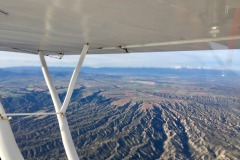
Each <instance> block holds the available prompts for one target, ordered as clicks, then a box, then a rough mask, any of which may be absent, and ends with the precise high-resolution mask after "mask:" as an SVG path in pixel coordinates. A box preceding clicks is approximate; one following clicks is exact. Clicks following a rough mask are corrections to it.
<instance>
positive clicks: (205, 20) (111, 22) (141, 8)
mask: <svg viewBox="0 0 240 160" xmlns="http://www.w3.org/2000/svg"><path fill="white" fill-rule="evenodd" d="M239 8H240V2H239V0H201V1H199V0H149V1H146V0H131V1H129V0H122V1H119V0H91V1H89V0H69V1H64V0H51V1H48V0H41V1H37V0H32V1H29V0H22V1H21V3H19V1H16V0H12V1H9V0H2V1H1V6H0V50H2V51H13V52H21V53H33V54H34V53H37V51H38V50H42V51H43V52H44V53H45V54H58V53H64V54H77V53H79V52H80V51H81V49H82V47H83V45H84V44H86V43H89V44H90V49H89V53H93V54H103V53H126V52H161V51H191V50H210V49H213V48H212V47H211V45H210V42H216V43H219V44H221V45H225V46H227V47H226V48H228V49H239V48H240V9H239Z"/></svg>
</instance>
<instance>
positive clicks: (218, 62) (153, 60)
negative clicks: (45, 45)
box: [0, 50, 240, 70]
mask: <svg viewBox="0 0 240 160" xmlns="http://www.w3.org/2000/svg"><path fill="white" fill-rule="evenodd" d="M0 55H1V57H0V68H5V67H12V66H40V62H39V57H38V56H37V55H31V54H20V53H12V52H3V51H0ZM230 55H231V56H230ZM78 57H79V56H64V57H63V59H62V60H59V59H55V58H50V57H47V62H48V65H49V66H63V67H74V66H75V65H76V63H77V60H78ZM228 57H230V58H228ZM228 59H230V61H229V63H228V64H229V65H226V62H227V60H228ZM231 61H232V62H231ZM84 66H88V67H157V68H158V67H160V68H162V67H164V68H183V67H184V68H206V69H221V70H222V69H226V68H229V69H233V70H240V50H225V51H223V50H222V51H221V50H220V51H217V50H211V51H194V52H193V51H191V52H160V53H131V54H103V55H87V56H86V59H85V61H84Z"/></svg>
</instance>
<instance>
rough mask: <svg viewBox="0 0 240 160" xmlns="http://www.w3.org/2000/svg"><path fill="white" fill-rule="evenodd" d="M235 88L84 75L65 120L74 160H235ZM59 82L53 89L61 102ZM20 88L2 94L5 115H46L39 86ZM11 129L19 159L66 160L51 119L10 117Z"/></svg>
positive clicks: (172, 78)
mask: <svg viewBox="0 0 240 160" xmlns="http://www.w3.org/2000/svg"><path fill="white" fill-rule="evenodd" d="M55 78H56V77H55ZM62 79H63V81H64V82H65V80H66V79H67V78H66V79H65V78H62ZM37 80H39V82H40V81H41V79H40V78H36V81H37ZM55 80H56V81H58V79H57V78H56V79H55ZM238 80H239V77H238V76H231V77H230V78H229V79H228V78H221V76H219V75H218V74H216V75H212V74H209V75H206V76H205V77H202V76H199V74H197V73H196V75H192V76H189V77H186V76H182V75H175V74H173V73H172V74H168V75H164V76H163V75H161V76H156V75H151V76H150V75H148V76H145V75H139V74H136V75H132V76H129V75H106V74H98V75H96V74H92V73H91V74H85V75H84V76H83V78H81V79H80V80H79V82H78V85H77V87H76V88H77V89H75V91H74V93H73V97H72V100H71V104H70V107H69V108H68V110H67V115H66V116H67V118H68V120H69V125H70V129H71V133H72V137H73V139H74V143H75V146H76V148H77V151H78V154H79V156H80V159H108V160H111V159H112V160H113V159H114V160H115V159H162V160H165V159H190V160H191V159H206V160H208V159H209V160H211V159H223V160H225V159H233V160H234V159H235V160H238V159H240V139H239V137H240V97H239V95H240V85H239V84H238V83H237V82H238ZM23 81H28V80H27V78H25V80H23ZM64 82H62V83H60V82H59V83H58V85H57V88H58V91H59V93H60V99H61V100H63V99H64V96H65V89H66V84H65V83H64ZM5 83H7V82H5ZM25 84H26V86H24V85H22V88H21V92H19V90H17V91H16V90H14V89H12V90H11V91H9V89H8V92H6V93H7V94H6V93H5V94H2V96H1V97H2V98H1V101H2V102H3V104H4V106H5V109H6V111H7V112H9V113H12V112H53V104H52V102H51V99H50V96H49V94H48V92H47V89H46V87H45V86H44V84H43V83H38V84H37V85H35V86H34V85H32V84H29V83H25ZM29 85H31V88H32V89H31V90H29V88H30V87H29ZM11 86H12V88H14V85H13V84H11ZM0 88H2V90H3V89H4V86H0ZM16 88H17V87H16ZM11 94H12V95H11ZM11 125H12V128H13V131H14V134H15V137H16V140H17V143H18V144H19V147H20V148H21V151H22V153H23V155H24V157H25V159H29V160H30V159H66V155H65V152H64V149H63V145H62V141H61V138H60V134H59V128H58V123H57V119H56V117H55V116H38V117H33V116H27V117H14V118H13V121H12V122H11Z"/></svg>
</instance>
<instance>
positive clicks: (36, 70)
mask: <svg viewBox="0 0 240 160" xmlns="http://www.w3.org/2000/svg"><path fill="white" fill-rule="evenodd" d="M73 70H74V68H73V67H49V71H50V72H52V73H53V74H59V73H62V74H63V73H64V74H71V73H72V71H73ZM81 73H95V74H110V75H118V74H120V75H122V74H124V75H126V74H130V75H162V74H163V75H166V74H175V75H178V76H181V75H182V76H185V75H193V74H194V75H220V76H225V75H228V76H239V75H240V72H239V71H231V70H227V71H222V70H212V69H187V68H183V69H173V68H114V67H111V68H109V67H103V68H91V67H83V68H82V69H81ZM19 74H21V75H22V76H33V75H42V73H41V67H31V66H30V67H9V68H2V69H0V77H6V76H14V75H19Z"/></svg>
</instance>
